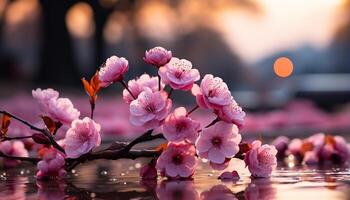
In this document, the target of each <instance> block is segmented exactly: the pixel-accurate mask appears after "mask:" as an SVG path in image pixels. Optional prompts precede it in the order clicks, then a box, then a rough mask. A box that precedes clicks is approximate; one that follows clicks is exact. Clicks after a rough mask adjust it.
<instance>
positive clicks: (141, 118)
mask: <svg viewBox="0 0 350 200" xmlns="http://www.w3.org/2000/svg"><path fill="white" fill-rule="evenodd" d="M171 106H172V101H171V100H170V99H168V95H167V94H166V92H164V91H156V92H153V91H152V90H151V89H149V88H145V91H143V92H141V94H139V96H138V97H137V99H136V100H134V101H132V102H131V103H130V122H131V123H132V124H133V125H135V126H143V127H146V128H149V129H151V128H156V127H159V126H160V122H161V121H163V120H164V119H165V117H166V116H167V115H168V113H169V111H170V108H171Z"/></svg>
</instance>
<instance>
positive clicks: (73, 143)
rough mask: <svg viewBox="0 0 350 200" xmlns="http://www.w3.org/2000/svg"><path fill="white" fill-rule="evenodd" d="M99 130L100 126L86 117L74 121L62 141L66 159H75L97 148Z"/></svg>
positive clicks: (99, 139) (99, 141)
mask: <svg viewBox="0 0 350 200" xmlns="http://www.w3.org/2000/svg"><path fill="white" fill-rule="evenodd" d="M100 130H101V126H100V125H99V124H97V123H95V122H94V121H93V120H92V119H90V118H88V117H85V118H84V119H83V120H80V119H77V120H74V121H73V122H72V126H71V128H70V129H69V130H68V131H67V134H66V138H65V140H64V144H65V151H66V154H67V157H68V158H77V157H79V156H81V155H83V154H86V153H88V152H89V151H90V150H91V149H92V148H94V147H96V146H99V145H100V143H101V136H100Z"/></svg>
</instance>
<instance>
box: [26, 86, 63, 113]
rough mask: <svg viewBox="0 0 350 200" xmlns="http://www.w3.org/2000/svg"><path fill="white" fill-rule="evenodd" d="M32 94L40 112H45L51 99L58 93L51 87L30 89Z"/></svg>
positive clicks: (56, 96) (55, 97)
mask: <svg viewBox="0 0 350 200" xmlns="http://www.w3.org/2000/svg"><path fill="white" fill-rule="evenodd" d="M32 95H33V98H34V99H35V100H36V101H37V102H38V104H39V108H40V110H41V112H44V113H46V112H47V111H48V107H49V102H50V101H51V99H57V98H58V96H59V93H58V92H57V91H56V90H54V89H51V88H48V89H45V90H42V89H41V88H37V89H36V90H32Z"/></svg>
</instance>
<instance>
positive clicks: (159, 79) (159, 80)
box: [158, 74, 162, 91]
mask: <svg viewBox="0 0 350 200" xmlns="http://www.w3.org/2000/svg"><path fill="white" fill-rule="evenodd" d="M161 80H162V79H161V78H160V75H159V74H158V90H159V91H160V89H161V88H160V82H161Z"/></svg>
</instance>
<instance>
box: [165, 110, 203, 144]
mask: <svg viewBox="0 0 350 200" xmlns="http://www.w3.org/2000/svg"><path fill="white" fill-rule="evenodd" d="M186 114H187V111H186V108H184V107H179V108H176V109H175V110H174V112H173V113H171V114H170V115H168V117H167V118H166V119H165V121H164V123H163V135H164V137H165V138H166V139H167V140H169V141H171V142H181V141H184V140H188V141H190V142H192V143H194V142H195V141H196V139H197V137H198V131H199V129H200V123H199V122H197V121H195V120H192V119H191V118H190V117H188V116H186Z"/></svg>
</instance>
